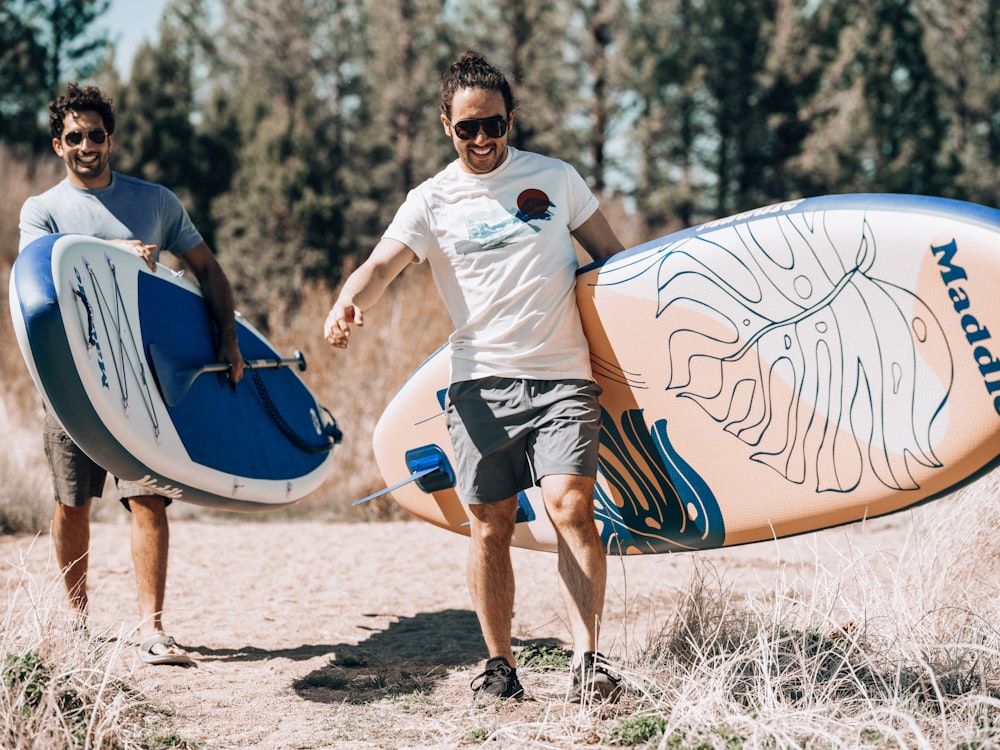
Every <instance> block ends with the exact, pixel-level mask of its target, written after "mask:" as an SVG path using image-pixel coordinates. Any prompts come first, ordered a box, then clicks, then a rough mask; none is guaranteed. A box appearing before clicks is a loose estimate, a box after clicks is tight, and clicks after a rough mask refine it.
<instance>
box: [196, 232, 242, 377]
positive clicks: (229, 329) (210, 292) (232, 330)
mask: <svg viewBox="0 0 1000 750" xmlns="http://www.w3.org/2000/svg"><path fill="white" fill-rule="evenodd" d="M180 257H181V259H182V260H183V261H184V263H186V264H187V265H188V266H189V267H190V268H191V271H192V272H193V273H194V275H195V277H196V278H197V279H198V284H199V285H200V286H201V292H202V295H203V296H204V298H205V302H206V303H207V304H208V309H209V312H210V313H211V315H212V318H213V319H214V320H215V322H216V325H218V327H219V349H218V356H219V358H220V359H221V360H222V361H223V362H228V363H229V367H230V370H229V379H230V381H232V382H233V383H236V382H238V381H239V380H240V378H242V377H243V356H242V355H241V354H240V347H239V342H238V341H237V339H236V317H235V316H236V306H235V302H234V298H233V287H232V286H231V285H230V283H229V279H228V278H227V277H226V274H225V271H223V270H222V266H220V265H219V261H217V260H216V259H215V255H213V254H212V251H211V250H209V249H208V245H207V244H205V243H204V242H201V243H200V244H198V245H195V246H194V247H193V248H192V249H190V250H188V251H187V252H186V253H184V254H183V255H181V256H180Z"/></svg>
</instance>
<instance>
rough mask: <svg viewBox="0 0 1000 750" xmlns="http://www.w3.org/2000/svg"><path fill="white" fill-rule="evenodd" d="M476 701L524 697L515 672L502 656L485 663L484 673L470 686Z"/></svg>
mask: <svg viewBox="0 0 1000 750" xmlns="http://www.w3.org/2000/svg"><path fill="white" fill-rule="evenodd" d="M469 687H471V688H472V693H473V695H474V696H475V697H476V699H481V698H514V699H515V700H520V699H521V698H523V697H524V688H523V687H521V683H520V681H519V680H518V679H517V670H516V669H515V668H514V667H512V666H511V665H510V664H508V663H507V660H506V659H505V658H503V657H502V656H494V657H493V658H492V659H489V660H488V661H487V662H486V671H484V672H483V673H482V674H481V675H479V676H478V677H476V679H474V680H473V681H472V682H471V683H470V684H469Z"/></svg>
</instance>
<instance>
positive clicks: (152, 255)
mask: <svg viewBox="0 0 1000 750" xmlns="http://www.w3.org/2000/svg"><path fill="white" fill-rule="evenodd" d="M111 242H112V243H114V244H115V245H118V247H120V248H122V249H124V250H128V251H129V252H130V253H134V254H135V255H138V256H139V257H140V258H142V259H143V260H144V261H146V265H147V266H149V270H150V271H153V272H154V273H155V272H156V245H146V244H143V243H142V242H140V241H139V240H111Z"/></svg>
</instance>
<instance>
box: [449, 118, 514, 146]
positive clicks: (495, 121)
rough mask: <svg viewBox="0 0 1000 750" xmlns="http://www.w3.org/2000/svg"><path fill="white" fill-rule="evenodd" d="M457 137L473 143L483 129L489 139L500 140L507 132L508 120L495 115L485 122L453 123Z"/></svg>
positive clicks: (466, 121)
mask: <svg viewBox="0 0 1000 750" xmlns="http://www.w3.org/2000/svg"><path fill="white" fill-rule="evenodd" d="M451 126H452V128H454V129H455V135H457V136H458V137H459V138H460V139H462V140H463V141H471V140H472V139H473V138H475V137H476V136H477V135H479V129H480V128H482V129H483V132H484V133H486V137H487V138H500V137H501V136H503V134H504V133H506V132H507V118H506V117H501V116H500V115H495V116H494V117H487V118H486V119H485V120H459V121H458V122H453V123H451Z"/></svg>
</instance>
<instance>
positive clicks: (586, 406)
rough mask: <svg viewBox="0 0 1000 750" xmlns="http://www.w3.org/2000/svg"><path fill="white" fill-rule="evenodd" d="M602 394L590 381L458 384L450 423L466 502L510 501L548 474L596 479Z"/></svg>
mask: <svg viewBox="0 0 1000 750" xmlns="http://www.w3.org/2000/svg"><path fill="white" fill-rule="evenodd" d="M600 394H601V387H600V386H599V385H597V383H595V382H593V381H590V380H522V379H516V378H495V377H490V378H482V379H480V380H466V381H462V382H459V383H452V384H451V386H450V387H449V388H448V398H447V401H446V420H447V424H448V434H449V435H450V436H451V441H452V445H453V446H454V448H455V462H456V464H457V467H456V474H457V480H458V488H459V492H460V493H461V496H462V500H463V501H465V502H466V503H470V504H476V503H492V502H498V501H500V500H506V499H507V498H509V497H513V496H515V495H517V494H518V493H519V492H521V490H525V489H527V488H528V487H531V486H532V485H535V484H537V483H538V482H539V480H540V479H541V478H542V477H544V476H547V475H549V474H569V475H574V476H587V477H595V476H597V454H598V450H599V448H600V442H599V436H600V431H601V407H600V405H599V404H598V403H597V397H598V396H599V395H600Z"/></svg>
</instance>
